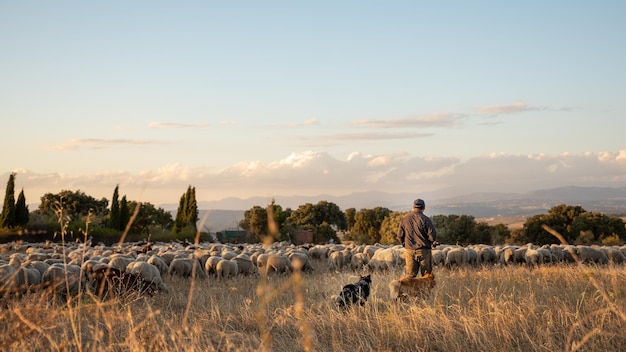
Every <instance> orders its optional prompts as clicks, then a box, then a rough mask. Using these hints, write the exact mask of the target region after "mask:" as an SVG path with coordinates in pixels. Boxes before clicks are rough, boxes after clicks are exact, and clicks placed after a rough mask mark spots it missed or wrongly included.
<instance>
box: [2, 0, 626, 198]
mask: <svg viewBox="0 0 626 352" xmlns="http://www.w3.org/2000/svg"><path fill="white" fill-rule="evenodd" d="M624 14H626V3H624V2H622V1H602V2H587V1H585V2H583V1H552V2H549V3H547V4H546V2H543V1H525V2H514V3H513V2H502V1H476V2H466V1H458V2H450V1H440V2H421V1H391V2H373V1H309V2H304V1H298V2H295V1H291V2H288V1H266V2H258V1H230V2H227V3H224V2H214V1H206V2H205V1H197V2H196V1H183V2H176V3H173V2H162V1H132V2H122V1H113V2H99V3H92V2H83V1H64V2H50V1H29V2H25V1H17V2H14V1H0V47H1V48H2V55H0V118H1V120H2V125H3V131H4V133H3V134H2V135H3V137H2V138H1V139H0V148H2V150H3V151H10V152H3V153H2V155H1V156H0V161H1V164H0V165H2V168H3V169H2V170H0V177H2V179H8V175H9V173H11V172H16V173H17V179H16V186H17V187H18V189H21V188H24V191H25V193H26V196H27V201H28V202H29V203H36V202H38V199H39V197H41V196H42V195H43V194H44V193H45V192H58V191H60V190H62V189H71V190H75V189H80V190H83V191H85V192H86V193H88V194H91V195H93V196H95V197H107V198H110V197H111V195H112V191H113V188H114V187H115V185H116V184H119V185H120V192H121V193H123V194H127V195H128V196H129V198H131V199H136V200H141V201H150V202H153V203H155V204H160V203H175V202H177V201H178V199H179V197H180V195H181V194H182V193H183V192H184V191H185V189H186V187H187V185H190V184H191V185H193V186H195V187H196V189H197V196H198V198H200V199H201V200H215V199H221V198H224V197H229V196H235V197H241V198H246V197H251V196H268V197H271V196H275V195H316V194H337V195H340V194H347V193H350V192H355V191H364V190H380V191H389V192H415V193H416V194H420V193H421V192H431V191H437V190H442V191H445V192H446V194H448V195H455V194H460V193H461V194H465V193H471V192H476V191H481V192H482V191H485V192H486V191H494V192H504V191H510V192H524V191H527V190H532V189H541V188H548V187H555V186H566V185H583V186H612V187H616V186H619V187H623V186H626V176H625V175H626V143H625V142H624V132H625V131H626V119H625V118H624V112H625V111H626V99H624V97H625V96H626V69H625V68H624V67H625V66H624V62H626V45H625V44H626V43H625V42H624V41H625V40H624V35H623V33H626V20H625V19H626V18H625V15H624ZM0 182H2V181H0ZM0 192H4V190H1V191H0ZM2 194H4V193H2Z"/></svg>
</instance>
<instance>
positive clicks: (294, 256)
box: [289, 252, 313, 272]
mask: <svg viewBox="0 0 626 352" xmlns="http://www.w3.org/2000/svg"><path fill="white" fill-rule="evenodd" d="M289 261H290V262H291V267H292V268H293V269H294V270H297V271H304V272H312V271H313V266H312V265H311V262H310V261H309V256H308V255H307V254H304V253H300V252H293V253H291V254H289Z"/></svg>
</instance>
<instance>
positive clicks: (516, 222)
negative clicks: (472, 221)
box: [476, 216, 527, 230]
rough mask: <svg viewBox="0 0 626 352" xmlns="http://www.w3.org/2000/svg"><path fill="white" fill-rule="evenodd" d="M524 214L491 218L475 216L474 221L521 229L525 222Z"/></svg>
mask: <svg viewBox="0 0 626 352" xmlns="http://www.w3.org/2000/svg"><path fill="white" fill-rule="evenodd" d="M526 219H527V218H526V217H525V216H516V217H493V218H477V219H476V221H484V222H486V223H487V224H488V225H490V226H493V225H497V224H504V225H506V226H507V227H508V228H509V229H510V230H515V229H521V228H522V227H523V226H524V223H526Z"/></svg>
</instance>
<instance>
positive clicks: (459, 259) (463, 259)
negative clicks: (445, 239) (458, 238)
mask: <svg viewBox="0 0 626 352" xmlns="http://www.w3.org/2000/svg"><path fill="white" fill-rule="evenodd" d="M466 264H467V251H466V250H465V249H464V248H460V247H454V248H450V250H448V253H447V254H446V264H445V265H446V268H448V269H450V268H452V267H454V266H464V265H466Z"/></svg>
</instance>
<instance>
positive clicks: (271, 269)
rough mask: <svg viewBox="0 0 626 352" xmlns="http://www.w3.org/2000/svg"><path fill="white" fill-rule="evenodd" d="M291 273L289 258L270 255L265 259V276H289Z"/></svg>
mask: <svg viewBox="0 0 626 352" xmlns="http://www.w3.org/2000/svg"><path fill="white" fill-rule="evenodd" d="M292 271H293V268H292V266H291V262H290V261H289V258H287V257H286V256H284V255H282V254H270V255H269V256H268V258H267V264H266V267H265V272H264V274H265V275H269V274H270V273H277V274H283V273H285V274H289V273H291V272H292Z"/></svg>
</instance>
